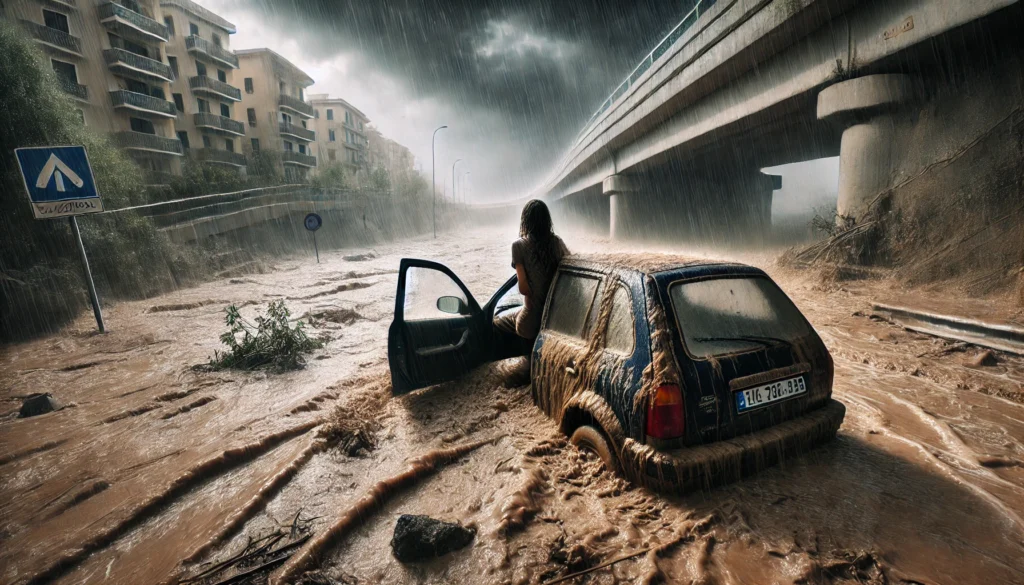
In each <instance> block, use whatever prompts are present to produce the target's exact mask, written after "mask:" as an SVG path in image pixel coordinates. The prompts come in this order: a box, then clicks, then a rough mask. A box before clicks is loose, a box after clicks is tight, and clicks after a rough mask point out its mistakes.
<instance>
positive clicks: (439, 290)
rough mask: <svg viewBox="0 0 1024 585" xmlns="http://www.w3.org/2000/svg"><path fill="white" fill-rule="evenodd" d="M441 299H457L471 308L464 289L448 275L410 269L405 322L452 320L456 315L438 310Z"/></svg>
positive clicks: (431, 270) (406, 282) (405, 300)
mask: <svg viewBox="0 0 1024 585" xmlns="http://www.w3.org/2000/svg"><path fill="white" fill-rule="evenodd" d="M441 297H456V298H458V299H459V300H461V301H462V306H464V307H468V306H469V301H468V299H467V298H466V294H465V293H464V292H463V291H462V288H461V287H459V285H458V284H456V283H455V281H454V280H452V279H451V278H450V277H449V276H448V275H447V274H445V273H443V272H441V271H438V270H433V269H430V268H422V267H419V266H413V267H412V268H409V270H408V272H407V273H406V281H405V298H404V300H403V304H402V306H403V311H402V318H403V320H405V321H426V320H430V319H450V318H452V317H453V316H454V315H452V314H451V313H445V312H443V311H441V310H440V309H438V308H437V301H438V299H440V298H441ZM467 311H468V309H467Z"/></svg>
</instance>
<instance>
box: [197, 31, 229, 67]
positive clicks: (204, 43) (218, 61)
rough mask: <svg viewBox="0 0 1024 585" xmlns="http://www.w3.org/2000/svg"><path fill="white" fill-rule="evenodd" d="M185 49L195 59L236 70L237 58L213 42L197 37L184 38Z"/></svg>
mask: <svg viewBox="0 0 1024 585" xmlns="http://www.w3.org/2000/svg"><path fill="white" fill-rule="evenodd" d="M185 49H186V50H187V51H188V52H189V53H192V54H194V55H195V56H196V58H197V59H201V60H203V61H208V62H212V63H214V64H215V65H223V66H224V67H230V68H232V69H238V57H237V56H236V55H235V54H234V53H232V52H231V51H228V50H227V49H225V48H223V47H218V46H217V45H215V44H214V43H213V41H208V40H206V39H204V38H201V37H197V36H194V35H193V36H188V37H185Z"/></svg>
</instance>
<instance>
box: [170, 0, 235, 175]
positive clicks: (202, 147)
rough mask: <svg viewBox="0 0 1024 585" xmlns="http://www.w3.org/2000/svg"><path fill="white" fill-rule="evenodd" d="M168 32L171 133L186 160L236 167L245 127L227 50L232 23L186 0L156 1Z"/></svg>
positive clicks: (229, 51)
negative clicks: (174, 134)
mask: <svg viewBox="0 0 1024 585" xmlns="http://www.w3.org/2000/svg"><path fill="white" fill-rule="evenodd" d="M160 7H161V9H162V11H163V23H164V26H165V27H166V29H167V31H168V41H167V44H166V52H167V62H168V65H169V66H170V68H171V77H172V79H171V83H170V86H171V101H172V102H173V104H174V108H175V113H176V117H175V133H176V136H177V137H178V140H179V141H180V142H181V145H182V148H183V150H184V152H185V155H186V161H188V160H190V159H191V160H195V161H201V162H205V163H211V164H219V165H225V166H227V167H229V168H232V169H236V170H239V171H241V170H242V169H244V168H245V164H246V159H245V155H244V154H243V153H242V141H243V140H244V139H245V134H246V132H245V130H246V126H245V124H244V123H243V122H242V121H241V117H240V116H239V107H238V103H239V102H240V101H241V100H242V91H241V89H239V88H238V85H237V83H236V82H235V72H236V70H237V69H238V57H237V56H235V54H234V53H232V52H231V50H230V49H229V39H230V35H232V34H234V33H235V25H233V24H231V23H230V22H228V21H227V20H225V19H223V18H221V17H220V16H218V15H216V14H214V13H212V12H210V11H209V10H207V9H205V8H203V7H202V6H199V5H198V4H196V3H195V2H192V1H191V0H160Z"/></svg>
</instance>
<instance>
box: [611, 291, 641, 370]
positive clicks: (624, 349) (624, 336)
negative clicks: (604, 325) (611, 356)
mask: <svg viewBox="0 0 1024 585" xmlns="http://www.w3.org/2000/svg"><path fill="white" fill-rule="evenodd" d="M635 337H636V334H635V331H634V329H633V302H632V299H631V298H630V296H629V291H628V290H626V287H624V286H622V285H619V286H616V287H615V292H614V293H613V294H612V309H611V312H610V313H609V315H608V333H607V335H606V336H605V347H606V348H607V349H608V350H609V351H611V352H614V353H617V354H621V355H630V354H632V353H633V345H634V343H635V342H636V338H635Z"/></svg>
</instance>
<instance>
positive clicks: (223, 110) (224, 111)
mask: <svg viewBox="0 0 1024 585" xmlns="http://www.w3.org/2000/svg"><path fill="white" fill-rule="evenodd" d="M220 115H221V116H224V117H225V118H230V117H231V108H229V107H228V105H227V104H221V105H220Z"/></svg>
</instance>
